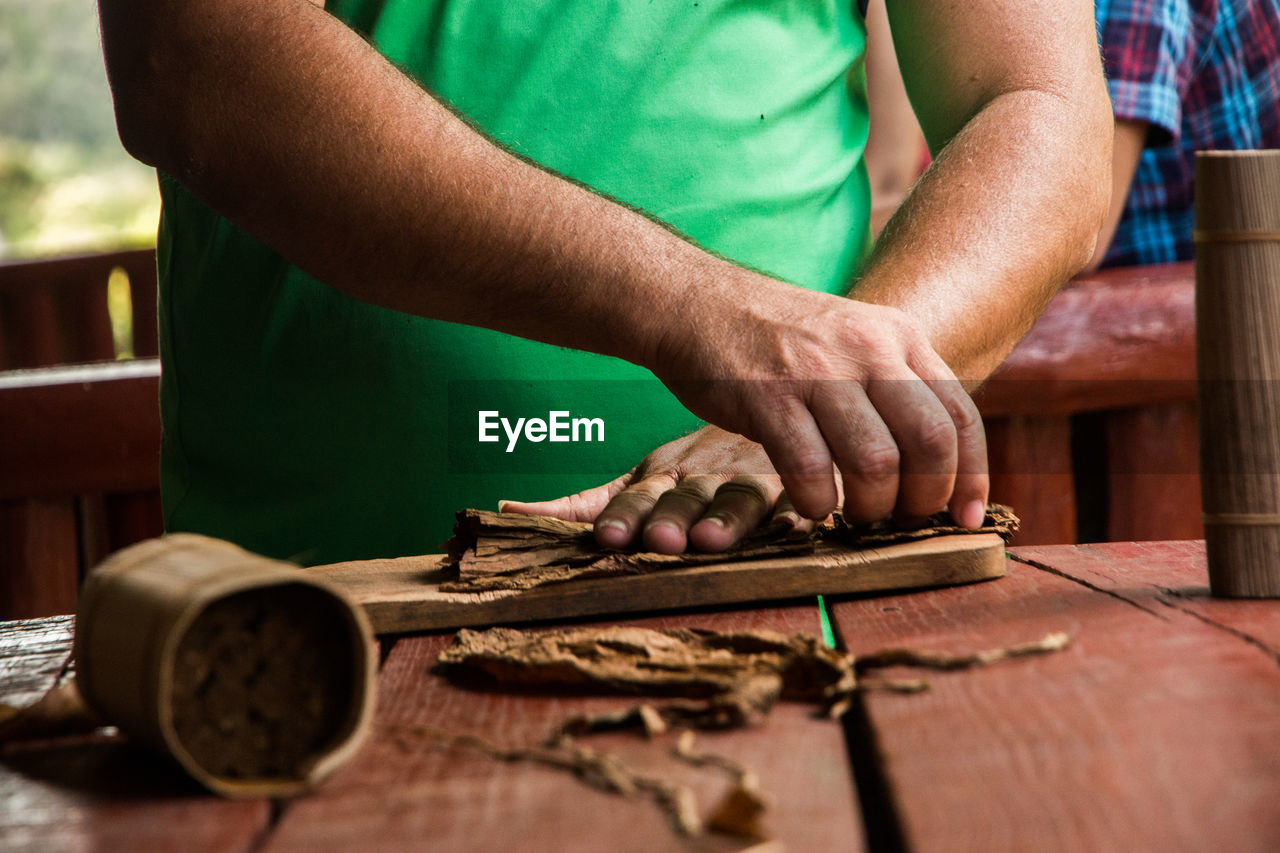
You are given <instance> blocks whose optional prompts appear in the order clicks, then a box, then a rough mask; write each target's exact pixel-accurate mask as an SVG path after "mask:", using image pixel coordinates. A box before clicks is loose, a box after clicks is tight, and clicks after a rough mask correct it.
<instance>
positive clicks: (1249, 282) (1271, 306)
mask: <svg viewBox="0 0 1280 853" xmlns="http://www.w3.org/2000/svg"><path fill="white" fill-rule="evenodd" d="M1195 213H1196V232H1195V241H1196V365H1197V373H1198V378H1199V398H1200V473H1201V495H1202V498H1203V502H1204V531H1205V542H1206V547H1207V550H1208V557H1209V586H1210V588H1211V590H1212V592H1213V594H1214V595H1222V596H1240V597H1249V598H1270V597H1280V151H1206V152H1202V153H1201V154H1199V155H1198V156H1197V157H1196V211H1195Z"/></svg>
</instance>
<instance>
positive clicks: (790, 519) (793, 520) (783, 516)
mask: <svg viewBox="0 0 1280 853" xmlns="http://www.w3.org/2000/svg"><path fill="white" fill-rule="evenodd" d="M778 520H779V521H783V522H786V523H787V524H790V525H791V527H792V529H795V528H796V527H799V526H800V516H799V515H797V514H796V513H794V512H781V513H778Z"/></svg>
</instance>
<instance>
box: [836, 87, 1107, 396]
mask: <svg viewBox="0 0 1280 853" xmlns="http://www.w3.org/2000/svg"><path fill="white" fill-rule="evenodd" d="M1073 108H1074V109H1075V110H1076V111H1077V115H1079V119H1080V122H1086V123H1092V124H1093V125H1095V126H1098V125H1099V124H1100V123H1101V124H1102V125H1105V124H1106V123H1107V121H1108V120H1109V119H1108V113H1106V112H1105V110H1107V106H1106V101H1105V98H1103V99H1102V102H1101V106H1093V107H1092V108H1091V107H1090V106H1089V105H1088V104H1087V103H1085V104H1077V105H1071V104H1064V103H1063V101H1062V100H1061V99H1060V98H1058V97H1056V96H1052V95H1047V94H1044V93H1034V92H1027V93H1019V94H1016V95H1006V96H1003V97H1002V98H1000V99H997V100H996V101H994V102H992V103H991V104H990V105H988V106H987V107H986V108H985V109H984V110H983V112H982V113H980V114H979V115H978V116H976V117H975V118H974V119H973V120H972V121H971V122H970V123H969V124H968V125H967V126H966V127H965V129H964V130H963V131H961V133H960V134H959V135H957V136H956V137H955V139H953V140H952V142H951V144H950V145H949V146H948V147H947V148H946V149H944V150H943V152H942V153H941V155H940V156H939V158H938V160H937V161H936V162H935V163H934V164H933V166H932V167H931V168H930V170H929V171H928V172H927V173H926V175H925V176H924V178H923V179H922V180H921V181H920V183H919V184H918V185H917V186H916V188H915V190H914V191H913V192H912V194H911V195H910V196H908V198H907V200H906V202H905V203H904V204H903V205H902V207H901V208H899V210H898V212H897V214H895V216H894V218H893V219H892V220H891V221H890V223H889V225H888V227H887V228H886V229H885V231H884V234H883V235H882V236H881V238H880V241H879V243H878V244H877V246H876V252H875V254H874V256H873V258H872V260H871V262H870V263H869V264H868V266H867V268H866V271H865V273H864V274H863V275H862V277H861V278H860V280H859V281H858V282H857V283H856V284H855V285H854V288H853V290H852V292H851V294H850V295H851V296H852V297H854V298H856V299H862V300H866V301H870V302H876V303H879V304H884V305H893V306H894V307H897V308H900V309H902V310H903V311H905V312H906V313H907V314H909V315H910V316H911V317H912V318H913V319H914V320H915V321H916V322H917V323H918V324H919V325H920V326H921V327H922V328H923V330H924V332H925V334H926V336H927V337H928V338H929V340H930V342H931V343H932V344H933V346H934V348H935V349H937V350H938V352H939V354H940V355H942V357H943V358H944V359H946V360H947V363H948V364H950V365H951V367H952V369H953V370H954V371H955V372H956V375H957V376H958V377H959V378H960V379H961V380H962V381H963V382H964V383H965V385H966V386H967V387H970V388H973V387H976V386H977V385H978V384H980V383H981V382H982V380H983V379H985V378H986V376H987V375H988V374H989V373H990V372H991V371H992V370H994V369H995V367H996V366H997V365H998V364H999V363H1000V362H1001V361H1002V360H1003V359H1004V357H1005V356H1006V355H1007V354H1008V352H1009V350H1010V349H1012V348H1013V346H1014V344H1016V343H1017V342H1018V340H1020V339H1021V338H1022V336H1023V335H1025V334H1026V332H1027V330H1028V329H1029V328H1030V327H1031V324H1032V323H1033V322H1034V321H1035V318H1036V317H1037V316H1039V314H1040V312H1041V311H1042V310H1043V308H1044V306H1045V304H1046V303H1047V302H1048V300H1049V298H1050V297H1051V296H1052V295H1053V294H1054V293H1055V292H1056V290H1057V288H1058V287H1059V286H1060V285H1061V284H1062V283H1063V282H1064V281H1066V280H1067V279H1068V278H1069V277H1071V276H1072V275H1074V274H1075V273H1076V272H1078V271H1079V270H1080V269H1081V268H1082V267H1083V266H1084V264H1085V263H1086V261H1088V259H1089V257H1090V254H1091V252H1092V249H1093V244H1094V239H1095V237H1096V235H1097V232H1098V228H1099V226H1100V224H1101V217H1102V216H1103V215H1104V214H1105V211H1106V195H1105V192H1104V191H1103V190H1104V188H1105V176H1106V169H1107V163H1108V155H1109V152H1108V151H1107V150H1106V146H1100V145H1099V144H1098V143H1097V138H1098V137H1097V134H1094V133H1083V132H1082V133H1079V134H1078V135H1076V134H1066V133H1063V127H1064V122H1063V118H1062V114H1063V112H1064V111H1066V110H1070V109H1073ZM1069 126H1071V127H1074V128H1079V127H1080V126H1081V125H1080V123H1079V122H1072V123H1070V125H1069ZM1086 129H1087V128H1086Z"/></svg>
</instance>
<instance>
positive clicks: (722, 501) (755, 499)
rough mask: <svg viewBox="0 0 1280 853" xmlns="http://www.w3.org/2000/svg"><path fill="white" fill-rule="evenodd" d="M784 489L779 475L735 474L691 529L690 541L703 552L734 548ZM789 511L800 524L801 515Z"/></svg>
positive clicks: (765, 514)
mask: <svg viewBox="0 0 1280 853" xmlns="http://www.w3.org/2000/svg"><path fill="white" fill-rule="evenodd" d="M781 492H782V481H781V480H779V479H778V478H777V477H751V476H744V477H734V478H733V479H732V480H730V481H729V482H727V483H725V484H724V485H722V486H721V487H720V488H719V489H717V490H716V493H715V497H714V498H712V499H711V504H710V506H708V507H707V508H706V512H705V513H704V514H703V515H702V518H701V520H700V521H698V522H697V523H696V524H694V525H693V526H692V527H691V528H690V529H689V542H690V543H692V544H693V547H694V548H696V549H698V550H699V551H723V550H725V549H726V548H731V547H732V546H734V545H736V544H737V543H738V540H739V539H741V538H742V537H743V536H745V535H746V534H747V533H748V532H750V531H752V530H754V529H755V528H756V527H757V526H758V525H759V524H760V522H761V521H762V520H763V519H764V518H765V516H767V515H768V514H769V512H770V510H772V509H773V508H774V505H775V504H776V503H777V500H778V496H779V494H780V493H781ZM788 506H789V505H788ZM789 511H790V512H791V513H792V514H793V516H794V518H795V520H796V524H797V525H798V524H799V521H800V516H799V515H798V514H796V513H795V510H794V509H789Z"/></svg>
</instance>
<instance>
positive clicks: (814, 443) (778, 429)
mask: <svg viewBox="0 0 1280 853" xmlns="http://www.w3.org/2000/svg"><path fill="white" fill-rule="evenodd" d="M756 424H757V427H756V431H757V432H758V433H759V435H757V436H753V437H755V438H757V439H758V440H759V441H760V444H761V445H762V446H763V447H764V450H765V453H767V454H768V455H769V460H770V461H771V462H772V463H773V467H774V468H775V469H776V470H777V472H778V475H779V476H780V477H781V478H782V486H783V488H785V489H786V492H787V494H788V495H790V496H791V504H792V506H793V507H794V508H795V510H796V511H797V512H799V513H800V515H802V516H804V517H805V518H812V519H822V518H826V517H827V516H828V515H830V514H831V513H832V511H833V510H835V508H836V501H837V499H838V493H837V491H836V484H835V475H834V472H833V471H832V467H831V466H832V460H831V452H830V451H829V450H828V449H827V439H826V438H825V437H824V434H823V431H822V430H821V429H819V427H818V424H817V422H816V421H815V420H814V416H813V415H812V414H811V413H810V412H809V411H808V410H806V409H805V407H804V406H803V405H801V404H800V403H799V401H794V404H793V405H790V406H784V407H781V408H780V409H778V410H776V411H764V412H760V413H758V414H757V416H756Z"/></svg>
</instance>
